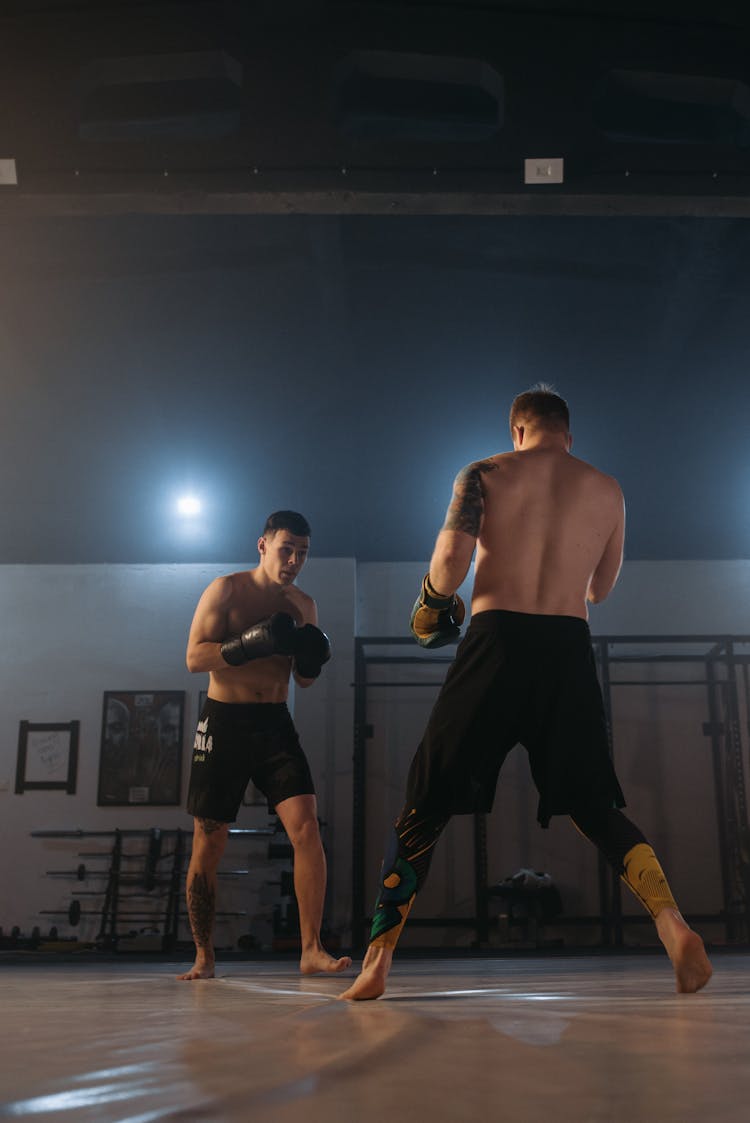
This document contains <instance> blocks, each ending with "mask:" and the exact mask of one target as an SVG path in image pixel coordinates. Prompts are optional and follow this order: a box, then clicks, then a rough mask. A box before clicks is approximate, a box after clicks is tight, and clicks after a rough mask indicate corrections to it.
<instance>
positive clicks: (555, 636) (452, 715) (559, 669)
mask: <svg viewBox="0 0 750 1123" xmlns="http://www.w3.org/2000/svg"><path fill="white" fill-rule="evenodd" d="M519 743H520V744H522V745H523V746H524V747H525V748H526V750H527V752H528V755H529V763H530V766H531V775H532V777H533V780H534V783H535V785H536V788H537V791H538V793H539V803H538V808H537V819H538V820H539V822H540V823H541V825H542V826H543V827H546V826H548V824H549V820H550V817H551V816H552V815H569V814H572V813H579V814H580V813H583V812H586V811H597V810H604V809H605V808H608V807H624V806H625V799H624V797H623V794H622V790H621V788H620V785H619V783H618V780H617V776H616V774H615V770H614V767H613V764H612V760H611V757H610V752H609V739H608V736H607V725H606V720H605V714H604V705H603V702H602V694H601V689H600V686H599V680H598V678H597V674H596V664H595V661H594V653H593V650H592V646H591V635H590V632H589V627H588V624H587V623H586V621H585V620H582V619H579V618H578V617H575V616H542V615H539V616H537V615H532V614H529V613H522V612H506V611H488V612H479V613H477V614H476V615H474V616H472V618H471V622H470V624H469V628H468V629H467V632H466V635H465V636H464V638H463V640H462V641H461V643H460V644H459V646H458V650H457V652H456V658H455V660H454V662H453V663H452V664H451V666H450V669H449V671H448V674H447V676H446V679H445V682H444V684H443V687H442V689H441V691H440V694H439V696H438V699H437V701H436V703H435V705H434V707H433V710H432V713H431V715H430V719H429V722H428V724H427V729H426V731H425V735H424V737H423V739H422V742H421V744H420V745H419V748H418V749H417V752H416V755H415V757H414V760H413V761H412V765H411V769H410V772H409V778H408V782H407V795H406V800H407V806H408V807H416V808H419V809H420V810H421V811H425V812H430V813H439V814H440V813H443V814H449V815H460V814H469V813H471V812H475V811H480V812H487V811H490V810H491V809H492V804H493V801H494V798H495V789H496V786H497V780H498V775H499V772H500V768H501V766H502V764H503V761H504V760H505V758H506V756H507V755H508V753H509V752H510V750H511V749H512V748H513V747H514V746H515V745H516V744H519Z"/></svg>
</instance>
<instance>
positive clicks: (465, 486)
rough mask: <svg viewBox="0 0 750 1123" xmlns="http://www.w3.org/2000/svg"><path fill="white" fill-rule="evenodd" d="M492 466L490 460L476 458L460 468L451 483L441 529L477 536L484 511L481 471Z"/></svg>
mask: <svg viewBox="0 0 750 1123" xmlns="http://www.w3.org/2000/svg"><path fill="white" fill-rule="evenodd" d="M494 468H495V465H494V464H493V463H492V461H491V460H477V461H475V462H474V463H473V464H469V465H468V467H466V468H462V469H461V471H460V472H459V473H458V475H457V476H456V482H455V483H454V485H453V498H452V499H451V502H450V506H449V508H448V513H447V515H446V516H445V523H444V524H443V530H462V531H463V532H464V534H470V535H471V536H472V537H473V538H477V537H478V535H479V528H480V527H481V525H482V515H483V513H484V495H483V493H482V473H483V472H489V471H492V470H493V469H494Z"/></svg>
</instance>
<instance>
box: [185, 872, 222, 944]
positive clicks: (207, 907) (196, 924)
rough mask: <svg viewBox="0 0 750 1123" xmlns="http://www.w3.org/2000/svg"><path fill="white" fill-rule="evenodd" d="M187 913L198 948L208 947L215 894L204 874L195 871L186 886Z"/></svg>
mask: <svg viewBox="0 0 750 1123" xmlns="http://www.w3.org/2000/svg"><path fill="white" fill-rule="evenodd" d="M187 899H188V914H189V917H190V927H191V929H192V932H193V938H194V939H195V945H196V947H199V948H210V947H211V937H212V933H213V927H214V914H215V911H216V894H215V893H214V891H213V889H212V888H211V886H210V885H209V883H208V878H207V877H206V876H205V874H202V873H197V874H195V876H194V877H193V880H192V881H191V882H190V885H189V886H188V892H187Z"/></svg>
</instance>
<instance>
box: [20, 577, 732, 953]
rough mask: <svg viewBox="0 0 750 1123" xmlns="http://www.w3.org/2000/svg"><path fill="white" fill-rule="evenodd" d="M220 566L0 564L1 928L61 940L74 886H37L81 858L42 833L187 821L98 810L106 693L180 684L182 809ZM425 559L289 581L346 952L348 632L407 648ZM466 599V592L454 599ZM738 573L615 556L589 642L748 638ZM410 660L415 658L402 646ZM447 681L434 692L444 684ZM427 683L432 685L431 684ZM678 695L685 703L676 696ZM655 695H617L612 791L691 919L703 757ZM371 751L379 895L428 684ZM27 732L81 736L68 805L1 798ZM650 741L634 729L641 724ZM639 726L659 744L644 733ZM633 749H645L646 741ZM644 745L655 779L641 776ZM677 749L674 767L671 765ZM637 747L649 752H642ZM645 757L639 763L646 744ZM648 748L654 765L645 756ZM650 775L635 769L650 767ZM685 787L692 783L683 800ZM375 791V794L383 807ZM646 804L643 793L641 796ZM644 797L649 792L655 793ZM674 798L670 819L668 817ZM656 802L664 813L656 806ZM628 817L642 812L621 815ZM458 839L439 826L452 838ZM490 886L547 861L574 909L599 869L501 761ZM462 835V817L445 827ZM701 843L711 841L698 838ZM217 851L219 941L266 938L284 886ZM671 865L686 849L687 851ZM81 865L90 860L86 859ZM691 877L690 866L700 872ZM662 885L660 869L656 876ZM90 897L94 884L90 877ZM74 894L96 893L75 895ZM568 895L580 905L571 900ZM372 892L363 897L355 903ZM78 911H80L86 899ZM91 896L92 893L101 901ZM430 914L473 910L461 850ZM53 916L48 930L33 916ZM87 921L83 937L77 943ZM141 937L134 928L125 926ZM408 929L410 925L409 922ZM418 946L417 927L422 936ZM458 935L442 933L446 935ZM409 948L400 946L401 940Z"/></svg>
mask: <svg viewBox="0 0 750 1123" xmlns="http://www.w3.org/2000/svg"><path fill="white" fill-rule="evenodd" d="M245 564H247V563H243V562H241V561H240V562H237V563H236V564H234V563H228V564H226V565H220V566H219V565H140V566H139V565H112V566H107V565H95V566H88V565H78V566H3V567H0V613H1V618H2V621H3V639H4V643H3V649H2V655H1V656H0V660H1V664H2V674H1V675H0V720H2V727H3V728H4V729H5V737H4V738H3V740H2V743H1V744H0V824H2V825H1V826H0V832H1V834H2V846H1V847H0V925H2V926H3V928H4V930H5V931H6V932H7V931H8V930H9V929H10V928H11V926H12V925H16V924H17V925H18V926H19V927H20V928H21V929H22V930H23V931H25V932H27V933H28V932H29V931H30V930H31V928H32V927H33V926H34V925H36V924H39V925H40V926H41V927H42V929H43V930H44V929H45V928H46V927H48V926H49V925H51V924H52V923H55V924H57V926H58V928H59V929H60V932H61V934H63V933H64V934H68V935H71V934H72V930H71V929H70V928H68V927H67V925H66V923H65V918H64V911H65V910H66V909H67V907H68V905H69V903H70V901H71V892H72V890H73V889H75V888H80V886H76V885H75V884H74V883H73V882H68V881H65V880H62V879H51V878H49V877H46V876H45V871H46V870H49V869H63V868H75V866H76V865H77V863H78V862H79V861H80V860H81V859H80V857H79V852H80V850H82V849H83V848H84V845H83V844H82V843H81V844H79V843H77V842H70V841H67V840H66V841H58V842H52V841H48V840H39V839H33V838H31V837H30V832H31V831H33V830H38V829H73V828H80V829H84V830H113V829H115V828H121V829H123V828H125V829H126V828H150V827H153V826H158V827H162V828H177V827H179V828H181V829H184V830H186V831H189V830H190V828H191V820H190V818H189V816H188V815H187V814H186V813H185V811H184V806H182V805H181V806H179V807H159V808H150V807H138V806H132V807H120V808H111V807H98V806H97V803H96V800H97V780H98V762H99V749H100V735H101V721H102V695H103V693H104V691H105V690H157V689H164V690H184V691H185V692H186V711H185V732H184V746H183V774H182V804H184V797H185V792H186V788H187V778H188V768H189V761H190V746H191V744H192V731H193V728H194V724H195V720H196V716H197V707H198V695H199V692H200V690H201V689H203V688H204V687H205V685H206V682H205V676H195V675H190V674H189V673H188V672H187V670H186V668H185V664H184V651H185V644H186V639H187V632H188V627H189V624H190V620H191V618H192V614H193V610H194V607H195V604H196V602H197V599H198V597H199V595H200V593H201V591H202V590H203V588H204V587H205V585H206V584H208V582H209V581H211V580H212V579H213V578H214V577H215V576H217V575H218V574H219V573H224V572H228V571H230V570H232V569H237V568H243V566H244V565H245ZM425 565H426V563H411V562H408V563H390V564H385V563H383V564H380V563H378V564H374V563H372V564H370V563H368V564H362V565H359V566H357V565H356V563H355V562H354V560H353V559H346V558H345V559H317V558H313V559H311V560H310V561H309V562H308V564H307V566H306V569H305V573H304V580H303V581H302V582H301V584H302V586H303V587H304V588H305V589H306V590H308V591H309V592H310V593H311V594H312V595H313V596H314V597H315V599H316V600H317V602H318V605H319V610H320V620H321V626H323V627H324V628H325V630H326V631H327V632H328V633H329V635H330V636H331V639H332V643H333V648H334V653H335V657H334V659H333V660H332V661H331V663H329V664H328V666H327V667H326V668H325V670H324V672H323V674H322V676H321V678H320V680H319V681H318V682H317V683H316V684H315V686H313V687H312V688H311V689H310V690H307V691H300V690H298V691H297V692H296V697H295V699H294V707H295V720H296V722H297V725H298V728H299V730H300V734H301V737H302V742H303V744H304V746H305V749H306V751H307V753H308V755H309V757H310V761H311V765H312V769H313V774H314V776H315V779H316V784H317V787H318V795H319V804H320V814H321V817H322V818H323V820H324V821H325V822H326V824H327V826H326V828H325V832H324V837H325V842H326V847H327V851H328V858H329V869H330V895H329V907H328V916H329V920H330V921H331V923H332V926H333V927H334V928H335V929H337V930H339V931H341V934H342V938H343V939H344V940H346V938H347V936H348V933H347V932H346V927H347V923H348V918H349V915H350V911H349V910H350V887H351V840H352V810H351V807H352V792H351V778H352V745H353V742H352V733H353V691H352V685H351V684H352V682H353V677H354V670H353V644H354V635H355V634H359V635H370V636H374V635H378V636H384V635H396V636H405V637H408V636H409V631H408V618H409V612H410V610H411V606H412V604H413V602H414V599H415V597H416V596H417V594H418V591H419V587H420V582H421V579H422V576H423V574H424V572H425ZM462 593H463V594H464V595H465V598H466V600H467V605H468V601H469V588H468V583H467V586H466V587H464V589H463V590H462ZM748 594H750V562H748V561H734V562H626V564H625V567H624V571H623V574H622V577H621V579H620V583H619V585H618V587H617V589H616V590H615V592H614V593H613V595H612V597H611V598H610V600H609V601H608V602H606V603H605V604H604V605H601V606H599V607H597V608H595V609H593V610H592V619H591V627H592V631H593V633H594V634H595V635H596V634H609V635H614V634H628V635H636V634H648V635H652V634H677V635H688V634H725V633H728V634H733V635H737V634H745V635H747V634H750V595H748ZM407 650H408V652H410V653H414V652H415V651H418V649H417V648H416V647H415V646H411V647H409V648H408V649H407ZM443 673H444V672H443V671H441V672H440V674H439V675H438V681H439V680H441V678H442V674H443ZM436 689H437V687H436ZM689 693H690V692H689V691H688V692H687V695H689ZM687 695H686V697H684V698H683V697H680V698H677V699H676V700H675V695H673V694H671V693H669V696H668V699H667V700H665V701H663V702H661V701H660V702H659V704H658V707H657V712H654V700H653V698H644V697H642V696H636V695H635V694H631V695H628V696H627V697H625V696H622V697H620V696H618V714H617V720H618V721H621V722H623V723H629V725H628V730H627V731H626V730H625V725H624V724H623V732H622V734H621V736H620V738H619V742H620V743H621V744H622V745H623V752H624V753H625V756H624V758H623V761H622V768H623V772H624V775H623V780H624V786H625V787H626V795H628V798H629V801H630V806H631V807H632V808H633V809H634V810H635V811H636V812H637V815H638V817H639V818H640V817H642V818H643V821H642V823H641V825H642V826H643V827H644V829H646V831H647V833H649V834H651V833H652V832H654V833H655V836H656V837H655V841H657V842H658V843H659V846H660V847H661V848H662V849H663V850H665V851H666V853H667V855H668V856H669V859H670V862H671V863H672V864H673V868H674V869H675V870H676V875H677V877H678V880H679V881H680V888H681V889H682V888H683V886H684V891H685V892H686V893H687V900H688V905H689V907H690V908H697V907H698V906H701V907H702V905H703V904H705V903H708V904H711V902H713V898H714V896H715V888H716V872H715V860H716V854H715V839H714V838H713V836H712V835H711V832H712V831H713V827H712V825H711V814H710V813H709V811H708V810H707V809H706V808H707V807H708V804H707V795H706V790H705V784H706V776H707V773H706V767H705V757H704V753H705V746H707V742H706V740H705V738H703V737H702V735H701V732H700V730H697V731H696V728H695V721H697V720H699V718H700V714H698V713H697V711H696V714H697V716H695V719H694V715H693V714H692V711H691V709H690V707H691V705H693V703H692V702H690V700H689V698H688V697H687ZM378 698H379V700H378V703H377V720H378V722H379V723H380V724H379V728H378V729H377V730H376V737H375V740H374V744H373V749H374V747H375V745H379V746H381V745H382V752H383V756H382V762H380V763H378V767H379V768H380V770H381V773H382V775H381V776H380V778H379V780H378V783H379V785H380V787H379V788H378V789H376V788H373V799H374V803H373V806H372V807H371V808H368V818H369V827H368V838H369V842H368V848H369V851H370V853H369V855H368V870H370V871H371V872H369V873H368V878H369V881H368V886H369V888H368V893H369V892H370V891H372V895H373V897H374V888H375V886H376V882H377V873H378V863H379V855H380V852H381V850H382V839H383V837H384V835H385V832H386V830H387V826H388V823H389V821H390V818H391V816H392V814H393V812H394V809H395V805H396V803H397V802H398V799H399V798H400V793H401V791H402V785H403V778H404V775H405V771H406V768H407V767H408V762H409V760H410V759H411V754H412V753H413V751H414V748H415V743H416V740H417V739H418V736H419V732H420V730H421V728H422V727H423V724H424V720H425V718H426V715H427V713H428V711H429V706H430V704H431V701H430V696H429V691H425V690H421V691H420V690H416V691H412V693H411V694H409V693H408V692H407V693H406V694H404V693H403V692H402V693H398V692H393V691H391V692H389V691H387V690H386V691H385V692H381V693H380V694H379V696H378ZM23 719H26V720H29V721H32V722H61V721H70V720H73V719H77V720H79V721H80V723H81V741H80V748H79V765H78V782H77V788H76V792H75V794H74V795H70V796H69V795H66V794H65V793H63V792H58V791H54V792H44V791H42V792H31V791H28V792H25V793H24V794H22V795H16V794H15V793H14V790H13V789H14V784H15V771H16V757H17V746H18V726H19V722H20V721H21V720H23ZM644 730H645V731H646V732H645V734H644V732H643V731H644ZM652 733H653V737H652ZM644 738H645V741H644ZM649 738H651V739H652V740H653V742H654V745H655V748H654V752H655V754H656V756H655V757H654V762H655V763H654V762H652V763H653V767H654V768H655V769H656V770H657V772H658V777H657V779H658V783H657V782H656V781H655V780H654V779H653V778H652V775H651V774H650V773H649V767H651V764H650V763H649V762H650V761H651V760H652V758H651V757H650V756H649V752H650V748H649V746H650V745H651V741H650V740H649ZM675 738H677V740H678V748H680V750H681V751H682V749H683V746H686V747H685V749H684V751H685V752H686V753H688V756H686V757H685V758H684V760H685V761H686V767H685V768H684V769H677V771H676V772H675V769H674V767H673V765H674V751H675ZM646 742H648V743H646ZM647 749H649V752H647V751H646V750H647ZM659 754H661V756H660V755H659ZM644 762H645V763H646V765H647V766H648V767H644ZM691 785H692V786H693V787H694V788H695V790H692V788H691ZM378 791H379V792H380V794H377V793H378ZM655 793H656V795H655ZM657 796H658V798H657ZM670 803H671V805H672V806H671V809H670ZM662 804H666V810H665V807H664V806H662ZM691 806H700V807H702V808H703V809H704V811H703V812H702V818H701V821H702V822H703V823H704V826H703V828H702V829H703V830H704V832H705V834H706V838H705V841H702V840H701V839H700V838H697V841H696V837H695V832H693V838H692V840H691V837H690V830H691V822H690V814H689V812H690V808H691ZM634 817H636V815H635V814H634ZM270 821H271V820H270V819H269V816H268V814H267V812H266V811H265V809H264V808H262V807H261V808H255V807H252V808H243V809H242V811H241V814H240V819H239V821H238V824H237V825H238V826H266V825H268V823H269V822H270ZM451 826H452V825H451ZM490 829H491V844H492V847H493V850H492V853H491V855H490V857H491V870H490V874H491V877H493V876H494V877H495V878H497V879H499V878H501V877H503V876H506V875H507V874H511V873H513V872H514V871H515V869H516V868H517V867H518V866H520V865H531V866H534V867H535V868H546V866H547V865H549V863H550V862H551V861H556V862H557V867H558V872H559V876H560V878H561V880H563V881H564V882H565V886H566V889H567V891H568V892H569V893H570V894H571V895H572V897H571V900H572V901H573V903H574V904H575V906H576V907H579V906H580V907H581V908H583V907H591V905H592V901H591V900H590V899H589V898H591V896H592V894H593V893H595V886H596V874H595V865H594V864H593V863H594V858H593V857H592V856H591V855H590V854H589V853H588V851H587V850H585V848H583V847H581V846H579V845H578V840H573V841H572V842H571V843H570V847H569V846H568V842H567V841H566V837H567V836H566V832H567V831H568V827H567V825H566V824H562V823H560V824H558V823H557V822H554V826H553V829H551V830H550V831H549V832H543V831H540V830H539V829H538V828H537V827H536V825H535V823H534V795H533V792H532V791H531V790H530V788H529V782H528V775H527V768H526V764H525V760H524V759H523V758H522V756H520V755H519V758H518V759H515V758H512V759H511V760H509V761H508V765H507V766H506V769H505V770H504V772H503V775H502V777H501V784H500V788H499V791H498V800H497V803H496V811H495V813H494V815H493V818H492V823H491V828H490ZM455 830H456V836H457V837H459V836H462V832H463V833H464V834H466V830H465V824H458V825H457V826H456V828H455ZM709 835H711V837H709ZM109 845H110V842H109V841H108V840H105V841H100V840H89V841H88V842H87V843H86V849H88V850H89V851H93V852H98V853H100V854H102V858H101V859H100V860H99V861H98V864H99V866H100V867H101V866H104V865H106V851H107V848H108V847H109ZM232 846H233V849H232V851H231V853H229V855H228V861H229V864H230V865H231V866H232V867H238V868H239V867H242V868H247V869H249V870H250V871H251V872H250V874H249V875H247V876H246V877H244V878H237V879H235V880H229V881H227V882H224V883H222V886H221V898H220V907H226V908H230V909H235V908H236V909H237V910H238V911H239V910H243V911H245V912H247V914H248V915H247V917H246V918H238V919H236V920H230V921H226V922H225V923H224V925H223V927H222V928H221V930H220V933H219V942H220V943H221V942H222V941H223V942H224V943H225V944H226V946H234V945H235V944H236V939H237V937H238V936H239V935H240V934H242V933H243V932H246V931H248V930H253V931H256V932H258V933H260V936H261V939H263V937H264V934H265V935H268V934H269V933H270V911H271V908H272V905H273V901H274V900H275V899H277V898H278V891H277V890H276V889H275V888H274V887H273V886H268V885H267V884H266V883H267V882H268V881H270V880H273V879H274V878H278V872H279V871H278V864H276V865H274V864H273V863H269V861H268V859H267V854H266V846H265V843H259V842H237V843H234V844H232ZM681 855H689V859H690V860H689V862H688V860H687V857H681ZM89 864H90V865H91V866H92V867H93V866H95V865H96V864H97V861H96V860H95V859H90V860H89ZM696 871H697V873H696ZM668 872H670V871H668ZM99 884H101V882H100V883H99ZM86 888H91V885H90V884H89V885H87V886H86ZM576 894H578V897H576V896H575V895H576ZM368 899H369V898H368ZM83 903H84V905H85V904H86V902H85V899H84V901H83ZM99 903H100V899H98V898H92V900H91V905H90V906H89V907H91V908H96V905H97V904H99ZM424 907H425V908H426V909H428V911H429V912H430V913H431V914H432V913H438V912H439V911H440V910H441V909H443V910H444V911H446V912H455V911H456V910H460V909H461V908H466V909H468V910H470V909H471V890H470V888H468V889H467V882H466V871H465V869H463V868H462V867H461V862H460V861H459V859H458V856H457V851H456V848H455V847H451V846H446V847H445V848H444V853H443V854H442V855H441V857H440V858H439V859H436V865H435V868H434V872H433V875H431V879H430V888H429V895H427V896H425V901H424ZM54 908H59V909H60V910H62V912H63V915H61V916H60V917H51V916H50V917H45V916H41V915H40V910H42V909H54ZM97 926H98V917H93V918H92V919H91V920H90V921H89V922H88V924H87V925H85V924H81V925H80V926H79V928H78V930H77V934H78V935H80V936H81V937H83V938H87V939H89V938H91V937H92V935H93V934H94V933H95V932H96V929H97ZM136 927H137V926H136ZM407 927H408V926H407ZM424 935H425V933H424V932H423V931H420V933H419V937H420V940H421V939H422V938H423V937H424ZM451 938H453V937H451ZM405 939H407V940H408V939H411V940H412V942H413V937H412V936H405Z"/></svg>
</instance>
